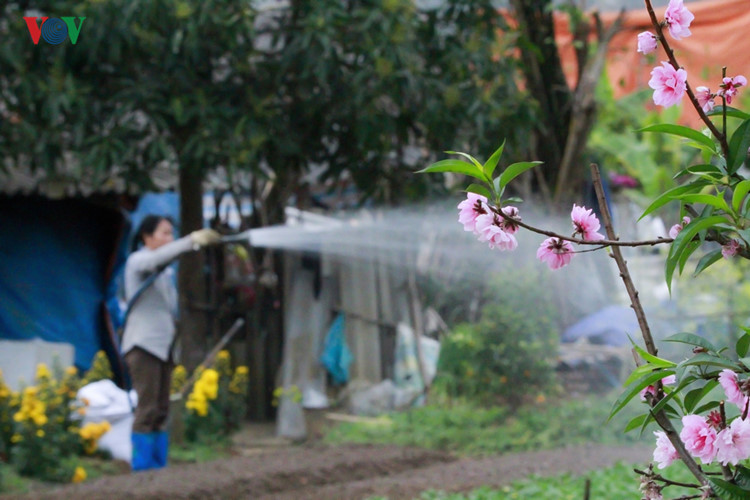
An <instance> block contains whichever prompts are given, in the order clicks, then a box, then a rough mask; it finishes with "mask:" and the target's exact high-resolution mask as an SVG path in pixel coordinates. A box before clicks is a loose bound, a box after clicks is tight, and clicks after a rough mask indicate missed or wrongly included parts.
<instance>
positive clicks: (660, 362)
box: [633, 344, 677, 377]
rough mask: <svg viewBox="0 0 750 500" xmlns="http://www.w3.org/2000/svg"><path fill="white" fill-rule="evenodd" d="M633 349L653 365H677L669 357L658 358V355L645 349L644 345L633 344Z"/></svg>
mask: <svg viewBox="0 0 750 500" xmlns="http://www.w3.org/2000/svg"><path fill="white" fill-rule="evenodd" d="M633 349H635V350H636V351H637V352H638V354H640V355H641V357H642V358H643V359H645V360H646V361H648V362H649V363H650V364H652V365H653V366H656V367H659V368H673V367H675V366H677V363H674V362H672V361H669V360H668V359H662V358H658V357H656V356H654V355H653V354H649V353H648V352H647V351H646V350H645V349H643V348H642V347H640V346H638V345H636V344H633ZM665 377H666V375H665Z"/></svg>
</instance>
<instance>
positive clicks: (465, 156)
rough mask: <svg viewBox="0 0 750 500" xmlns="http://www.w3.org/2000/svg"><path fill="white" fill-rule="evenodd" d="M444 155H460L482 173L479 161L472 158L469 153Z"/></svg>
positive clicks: (458, 152) (456, 152)
mask: <svg viewBox="0 0 750 500" xmlns="http://www.w3.org/2000/svg"><path fill="white" fill-rule="evenodd" d="M445 154H447V155H461V156H463V157H464V158H466V159H467V160H469V161H470V162H471V163H473V164H474V165H476V166H477V167H478V168H479V170H482V171H484V170H483V167H482V164H481V163H480V162H479V160H477V159H476V158H474V157H473V156H471V155H470V154H469V153H462V152H460V151H446V152H445Z"/></svg>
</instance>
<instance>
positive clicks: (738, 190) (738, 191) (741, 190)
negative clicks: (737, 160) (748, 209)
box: [732, 180, 750, 212]
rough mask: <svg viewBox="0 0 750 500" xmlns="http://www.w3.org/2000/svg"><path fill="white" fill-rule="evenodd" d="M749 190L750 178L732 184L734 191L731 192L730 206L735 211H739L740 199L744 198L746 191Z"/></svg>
mask: <svg viewBox="0 0 750 500" xmlns="http://www.w3.org/2000/svg"><path fill="white" fill-rule="evenodd" d="M748 192H750V180H744V181H740V182H738V183H737V185H736V186H734V193H733V194H732V208H733V209H734V211H735V212H739V211H740V208H741V207H742V200H743V199H745V196H746V195H747V193H748Z"/></svg>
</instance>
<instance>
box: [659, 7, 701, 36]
mask: <svg viewBox="0 0 750 500" xmlns="http://www.w3.org/2000/svg"><path fill="white" fill-rule="evenodd" d="M664 19H666V21H667V26H668V27H669V33H670V34H671V35H672V37H674V39H675V40H679V39H681V38H683V37H687V36H690V23H691V22H693V19H695V16H694V15H693V13H692V12H690V11H689V10H688V9H687V7H685V5H683V0H669V5H667V10H666V11H665V12H664Z"/></svg>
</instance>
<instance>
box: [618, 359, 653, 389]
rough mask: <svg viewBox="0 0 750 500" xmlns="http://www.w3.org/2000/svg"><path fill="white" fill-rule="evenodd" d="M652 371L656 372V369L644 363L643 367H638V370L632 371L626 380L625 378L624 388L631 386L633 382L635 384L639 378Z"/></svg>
mask: <svg viewBox="0 0 750 500" xmlns="http://www.w3.org/2000/svg"><path fill="white" fill-rule="evenodd" d="M654 370H658V368H657V367H655V366H654V365H652V364H649V363H646V364H644V365H641V366H639V367H638V368H636V369H635V370H633V372H632V373H631V374H630V375H629V376H628V378H627V380H625V383H624V384H623V386H625V387H627V386H629V385H630V384H632V383H633V382H635V381H636V380H638V379H639V378H641V377H642V376H644V375H645V374H647V373H651V372H653V371H654Z"/></svg>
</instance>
